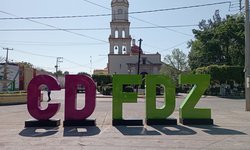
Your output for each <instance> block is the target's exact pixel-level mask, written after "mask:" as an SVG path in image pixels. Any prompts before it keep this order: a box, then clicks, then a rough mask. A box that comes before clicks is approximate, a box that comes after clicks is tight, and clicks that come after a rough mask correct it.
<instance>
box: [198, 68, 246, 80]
mask: <svg viewBox="0 0 250 150" xmlns="http://www.w3.org/2000/svg"><path fill="white" fill-rule="evenodd" d="M195 73H196V74H210V75H211V80H212V81H219V82H220V83H225V82H226V81H230V80H231V81H236V82H237V83H240V84H242V83H244V67H240V66H226V65H223V66H219V65H210V66H207V67H200V68H197V69H196V70H195Z"/></svg>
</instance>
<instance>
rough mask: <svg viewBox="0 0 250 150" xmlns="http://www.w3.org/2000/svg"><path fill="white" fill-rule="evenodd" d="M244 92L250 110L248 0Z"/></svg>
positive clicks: (247, 1)
mask: <svg viewBox="0 0 250 150" xmlns="http://www.w3.org/2000/svg"><path fill="white" fill-rule="evenodd" d="M245 13H246V20H245V94H246V111H250V24H249V0H245Z"/></svg>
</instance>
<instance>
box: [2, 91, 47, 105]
mask: <svg viewBox="0 0 250 150" xmlns="http://www.w3.org/2000/svg"><path fill="white" fill-rule="evenodd" d="M42 99H43V94H41V100H42ZM26 103H27V93H21V94H20V93H18V94H0V105H15V104H26Z"/></svg>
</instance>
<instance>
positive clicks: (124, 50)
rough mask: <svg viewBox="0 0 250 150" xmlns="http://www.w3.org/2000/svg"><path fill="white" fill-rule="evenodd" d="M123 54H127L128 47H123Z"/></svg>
mask: <svg viewBox="0 0 250 150" xmlns="http://www.w3.org/2000/svg"><path fill="white" fill-rule="evenodd" d="M122 54H127V47H126V46H122Z"/></svg>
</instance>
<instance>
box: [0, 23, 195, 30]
mask: <svg viewBox="0 0 250 150" xmlns="http://www.w3.org/2000/svg"><path fill="white" fill-rule="evenodd" d="M195 26H198V24H193V25H173V26H160V25H159V26H158V25H157V26H151V27H149V26H148V27H130V29H132V30H133V29H159V28H184V27H195ZM61 30H68V31H101V30H110V28H63V29H0V32H19V31H61Z"/></svg>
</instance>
